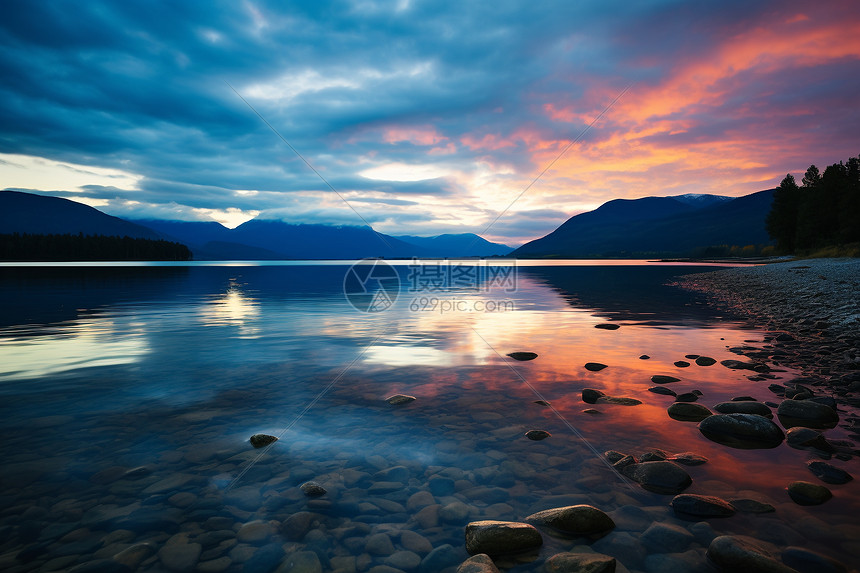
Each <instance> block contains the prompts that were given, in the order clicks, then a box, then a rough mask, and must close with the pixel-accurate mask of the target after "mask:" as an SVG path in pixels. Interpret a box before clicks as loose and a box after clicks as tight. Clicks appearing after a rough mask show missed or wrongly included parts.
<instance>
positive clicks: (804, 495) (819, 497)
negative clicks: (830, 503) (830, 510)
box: [787, 481, 833, 505]
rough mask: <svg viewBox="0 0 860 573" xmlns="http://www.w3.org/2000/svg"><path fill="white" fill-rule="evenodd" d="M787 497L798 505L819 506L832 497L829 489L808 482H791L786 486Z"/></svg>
mask: <svg viewBox="0 0 860 573" xmlns="http://www.w3.org/2000/svg"><path fill="white" fill-rule="evenodd" d="M787 490H788V495H789V496H790V497H791V499H792V500H793V501H794V502H795V503H796V504H798V505H821V504H822V503H824V502H825V501H827V500H829V499H830V498H831V497H833V494H832V493H831V492H830V490H829V489H827V488H826V487H824V486H823V485H818V484H815V483H811V482H808V481H793V482H791V483H790V484H788V488H787Z"/></svg>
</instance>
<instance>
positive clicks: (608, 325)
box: [594, 322, 621, 330]
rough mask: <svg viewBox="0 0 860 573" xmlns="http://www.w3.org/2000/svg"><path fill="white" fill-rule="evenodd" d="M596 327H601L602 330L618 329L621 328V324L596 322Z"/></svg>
mask: <svg viewBox="0 0 860 573" xmlns="http://www.w3.org/2000/svg"><path fill="white" fill-rule="evenodd" d="M594 328H600V329H602V330H618V329H619V328H621V326H620V325H618V324H611V323H608V322H603V323H600V324H595V325H594Z"/></svg>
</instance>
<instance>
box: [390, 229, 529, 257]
mask: <svg viewBox="0 0 860 573" xmlns="http://www.w3.org/2000/svg"><path fill="white" fill-rule="evenodd" d="M395 238H396V239H400V240H401V241H405V242H407V243H411V244H413V245H417V246H419V247H421V248H423V249H425V251H426V252H427V253H428V254H427V255H426V256H430V257H439V258H445V257H448V258H455V257H492V256H504V255H508V254H510V253H511V251H513V250H514V249H513V247H509V246H507V245H503V244H501V243H491V242H490V241H488V240H486V239H484V238H483V237H479V236H478V235H476V234H475V233H459V234H450V233H449V234H444V235H436V236H435V237H416V236H414V235H396V236H395Z"/></svg>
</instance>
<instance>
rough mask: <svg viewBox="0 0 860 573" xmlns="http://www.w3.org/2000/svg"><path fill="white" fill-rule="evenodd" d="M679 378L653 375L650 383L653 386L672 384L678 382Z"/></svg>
mask: <svg viewBox="0 0 860 573" xmlns="http://www.w3.org/2000/svg"><path fill="white" fill-rule="evenodd" d="M680 381H681V379H680V378H675V377H674V376H667V375H665V374H655V375H654V376H652V377H651V382H653V383H654V384H671V383H672V382H680Z"/></svg>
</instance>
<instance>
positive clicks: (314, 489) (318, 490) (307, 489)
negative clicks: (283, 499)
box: [300, 481, 328, 497]
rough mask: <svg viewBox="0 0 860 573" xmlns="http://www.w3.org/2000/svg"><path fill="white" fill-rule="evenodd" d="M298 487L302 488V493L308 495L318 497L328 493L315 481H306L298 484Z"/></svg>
mask: <svg viewBox="0 0 860 573" xmlns="http://www.w3.org/2000/svg"><path fill="white" fill-rule="evenodd" d="M300 489H301V490H302V493H304V494H305V495H306V496H308V497H319V496H321V495H325V494H327V493H328V491H327V490H326V488H324V487H323V486H321V485H320V484H318V483H317V482H315V481H308V482H305V483H303V484H302V485H301V486H300Z"/></svg>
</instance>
